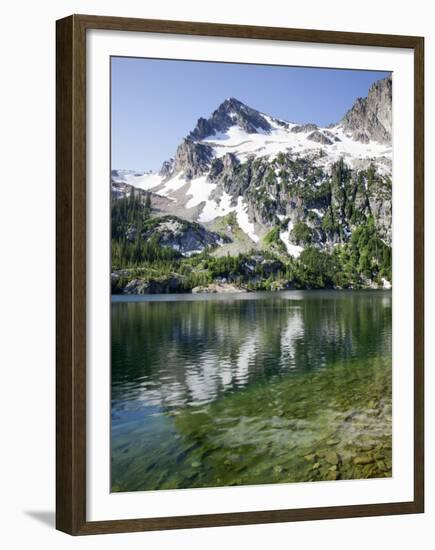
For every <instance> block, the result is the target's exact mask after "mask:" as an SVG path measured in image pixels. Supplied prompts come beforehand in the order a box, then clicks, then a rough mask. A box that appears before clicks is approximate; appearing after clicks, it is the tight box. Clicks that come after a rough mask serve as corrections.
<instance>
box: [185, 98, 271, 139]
mask: <svg viewBox="0 0 435 550" xmlns="http://www.w3.org/2000/svg"><path fill="white" fill-rule="evenodd" d="M232 126H238V127H239V128H240V129H242V130H244V131H245V132H246V133H248V134H255V133H258V132H262V133H264V132H267V133H269V132H270V130H271V126H270V124H269V122H268V121H267V119H266V117H265V116H264V115H262V114H261V113H260V112H259V111H257V110H256V109H253V108H252V107H249V106H248V105H245V104H244V103H242V102H241V101H240V100H238V99H236V98H235V97H229V98H227V99H225V100H224V101H223V102H222V103H221V104H220V105H219V107H218V108H217V109H216V110H215V111H213V113H212V115H211V116H210V118H208V119H205V118H202V117H201V118H199V119H198V121H197V123H196V126H195V128H194V129H193V130H192V132H190V134H189V135H188V136H187V137H188V138H189V139H191V140H194V141H200V140H202V139H205V138H207V137H213V136H214V135H217V134H222V133H226V132H227V131H228V130H229V128H231V127H232Z"/></svg>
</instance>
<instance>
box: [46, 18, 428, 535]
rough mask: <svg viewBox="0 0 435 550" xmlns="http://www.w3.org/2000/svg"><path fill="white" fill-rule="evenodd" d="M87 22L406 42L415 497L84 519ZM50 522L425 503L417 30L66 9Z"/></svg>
mask: <svg viewBox="0 0 435 550" xmlns="http://www.w3.org/2000/svg"><path fill="white" fill-rule="evenodd" d="M90 29H105V30H116V31H135V32H139V33H150V32H153V33H156V32H157V33H167V34H186V35H200V36H211V37H236V38H243V39H247V40H249V39H258V40H263V39H264V40H281V41H297V42H307V43H317V44H342V45H358V46H377V47H381V48H383V47H388V48H406V49H410V50H412V51H413V57H414V159H413V160H414V194H415V207H414V219H415V222H414V251H415V256H414V303H415V312H414V315H415V318H414V499H413V500H412V501H410V502H397V503H379V504H365V505H350V506H330V507H323V508H304V509H290V510H264V511H255V512H241V513H222V514H207V515H186V516H177V517H159V518H143V519H130V520H125V519H122V520H110V521H87V519H86V475H87V474H86V33H87V31H88V30H90ZM56 50H57V51H56V56H57V63H56V70H57V79H56V94H57V104H56V117H57V126H56V132H57V138H56V156H57V159H56V179H57V199H56V211H57V213H56V223H57V248H56V252H57V260H56V269H57V281H56V292H57V310H56V312H57V333H56V347H57V367H56V369H57V370H56V376H57V383H56V393H57V396H56V437H57V443H56V484H57V493H56V527H57V529H59V530H61V531H64V532H66V533H69V534H71V535H87V534H99V533H118V532H132V531H145V530H161V529H177V528H194V527H209V526H210V527H211V526H225V525H247V524H259V523H274V522H289V521H307V520H317V519H331V518H350V517H361V516H380V515H391V514H414V513H421V512H423V511H424V418H423V414H424V366H423V360H424V356H423V353H424V239H423V227H424V217H423V216H424V207H423V203H424V181H423V178H424V39H423V38H421V37H416V36H394V35H381V34H366V33H364V34H363V33H351V32H335V31H318V30H304V29H289V28H271V27H255V26H244V25H227V24H211V23H196V22H181V21H159V20H147V19H130V18H122V17H100V16H89V15H72V16H70V17H66V18H64V19H61V20H59V21H57V28H56Z"/></svg>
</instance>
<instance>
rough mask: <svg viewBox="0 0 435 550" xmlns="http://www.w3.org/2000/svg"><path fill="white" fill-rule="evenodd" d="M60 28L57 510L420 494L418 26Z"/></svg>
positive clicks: (366, 510) (193, 507) (167, 510)
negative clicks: (398, 29)
mask: <svg viewBox="0 0 435 550" xmlns="http://www.w3.org/2000/svg"><path fill="white" fill-rule="evenodd" d="M56 44H57V165H56V172H57V411H56V418H57V512H56V518H57V519H56V522H57V528H58V529H60V530H62V531H65V532H66V533H69V534H72V535H84V534H98V533H115V532H127V531H142V530H156V529H175V528H188V527H207V526H224V525H238V524H251V523H269V522H284V521H298V520H316V519H329V518H346V517H357V516H375V515H388V514H409V513H421V512H423V509H424V477H423V476H424V464H423V461H424V448H423V444H424V437H423V410H424V404H423V396H424V385H423V373H424V371H423V347H424V346H423V318H424V310H423V303H424V280H423V267H424V264H423V226H424V220H423V213H424V212H423V169H424V157H423V155H424V130H423V123H424V116H423V101H424V95H423V90H424V84H423V66H424V58H423V55H424V54H423V47H424V41H423V38H421V37H414V36H391V35H376V34H358V33H347V32H335V31H334V32H332V31H317V30H301V29H288V28H269V27H252V26H235V25H223V24H208V23H193V22H177V21H157V20H142V19H127V18H118V17H96V16H88V15H73V16H70V17H67V18H65V19H61V20H59V21H58V22H57V43H56Z"/></svg>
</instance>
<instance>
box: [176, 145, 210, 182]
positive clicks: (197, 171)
mask: <svg viewBox="0 0 435 550" xmlns="http://www.w3.org/2000/svg"><path fill="white" fill-rule="evenodd" d="M212 159H213V149H212V147H210V146H209V145H204V144H203V143H196V142H194V141H192V140H190V139H185V140H183V142H182V143H181V145H179V146H178V149H177V152H176V154H175V160H174V165H173V170H172V174H176V173H178V172H183V173H184V177H185V178H186V179H187V180H189V179H192V178H196V177H198V176H202V175H203V174H205V173H206V172H208V170H209V168H210V163H211V161H212ZM172 174H171V175H172Z"/></svg>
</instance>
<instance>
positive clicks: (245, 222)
mask: <svg viewBox="0 0 435 550" xmlns="http://www.w3.org/2000/svg"><path fill="white" fill-rule="evenodd" d="M236 215H237V223H238V224H239V227H240V229H241V230H242V231H243V232H244V233H246V234H247V235H248V237H249V238H250V239H251V240H252V241H254V243H258V241H259V240H260V238H259V237H258V235H256V233H255V226H254V224H253V223H252V222H251V221H249V214H248V207H247V206H246V204H245V203H244V201H243V197H238V198H237V207H236Z"/></svg>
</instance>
